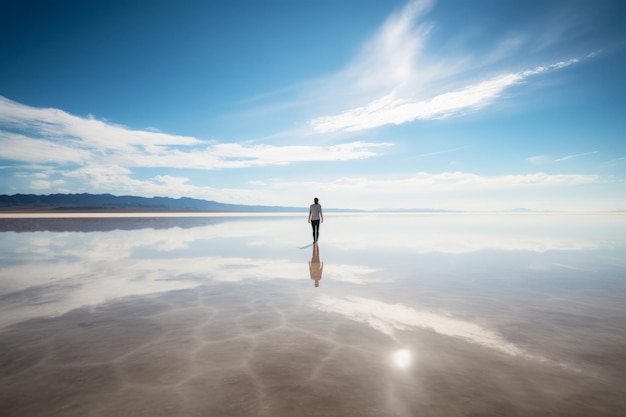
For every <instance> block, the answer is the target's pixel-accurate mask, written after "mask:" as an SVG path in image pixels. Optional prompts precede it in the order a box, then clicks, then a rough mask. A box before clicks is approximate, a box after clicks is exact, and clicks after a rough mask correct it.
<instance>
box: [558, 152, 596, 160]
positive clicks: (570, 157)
mask: <svg viewBox="0 0 626 417" xmlns="http://www.w3.org/2000/svg"><path fill="white" fill-rule="evenodd" d="M597 153H598V151H593V152H585V153H579V154H575V155H568V156H564V157H562V158H557V159H555V160H554V162H562V161H567V160H568V159H573V158H579V157H581V156H588V155H594V154H597Z"/></svg>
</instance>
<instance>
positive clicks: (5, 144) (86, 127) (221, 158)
mask: <svg viewBox="0 0 626 417" xmlns="http://www.w3.org/2000/svg"><path fill="white" fill-rule="evenodd" d="M0 126H1V127H3V128H4V129H6V130H1V131H0V158H4V159H9V160H13V161H21V162H27V163H51V164H59V165H67V164H72V165H80V166H84V167H85V168H86V169H92V168H91V167H94V166H96V167H95V168H94V169H100V170H106V169H107V166H108V165H118V166H124V167H129V168H130V167H167V168H185V169H201V170H216V169H227V168H247V167H256V166H275V165H289V164H293V163H298V162H308V161H346V160H353V159H363V158H369V157H372V156H376V155H378V150H379V149H381V148H383V147H386V146H390V144H389V143H369V142H362V141H356V142H350V143H342V144H337V145H330V146H320V145H301V146H273V145H246V144H242V143H218V144H209V143H207V142H203V141H201V140H199V139H196V138H191V137H184V136H176V135H169V134H165V133H157V132H153V131H139V130H132V129H128V128H125V127H123V126H117V125H112V124H109V123H106V122H103V121H99V120H95V119H94V118H93V117H89V118H87V119H83V118H80V117H77V116H73V115H70V114H67V113H65V112H63V111H61V110H56V109H38V108H33V107H29V106H26V105H22V104H19V103H16V102H13V101H11V100H8V99H6V98H3V97H0ZM16 129H17V130H19V131H21V133H13V132H11V130H16Z"/></svg>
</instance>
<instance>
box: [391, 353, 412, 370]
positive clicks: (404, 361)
mask: <svg viewBox="0 0 626 417" xmlns="http://www.w3.org/2000/svg"><path fill="white" fill-rule="evenodd" d="M393 363H394V364H395V365H396V366H397V367H398V368H400V369H405V368H408V367H409V365H411V352H409V351H408V350H407V349H400V350H397V351H396V352H395V353H394V354H393Z"/></svg>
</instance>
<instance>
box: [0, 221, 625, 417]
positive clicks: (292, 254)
mask: <svg viewBox="0 0 626 417" xmlns="http://www.w3.org/2000/svg"><path fill="white" fill-rule="evenodd" d="M310 236H311V231H310V226H309V225H308V224H307V223H306V213H305V214H304V215H303V216H300V217H294V216H275V217H254V216H247V217H180V218H176V217H168V218H162V217H155V218H127V217H111V218H76V219H68V218H63V219H59V218H35V219H33V218H25V219H24V218H23V219H0V249H1V252H0V253H1V255H0V415H2V416H7V417H8V416H114V415H115V416H118V415H129V416H131V415H132V416H268V417H269V416H320V415H325V416H450V415H454V416H476V415H503V416H504V415H516V416H544V415H545V416H548V415H550V416H554V415H558V416H592V415H593V416H623V415H626V400H625V399H626V216H624V215H572V214H569V215H565V214H549V215H548V214H546V215H538V214H532V215H531V214H523V215H522V214H515V215H502V214H494V215H477V214H474V215H462V214H432V215H431V214H429V215H425V214H419V215H417V214H407V215H374V214H369V215H341V214H328V215H327V216H326V219H325V222H324V223H323V224H322V226H321V229H320V241H319V243H318V245H312V244H311V242H310V241H311V237H310Z"/></svg>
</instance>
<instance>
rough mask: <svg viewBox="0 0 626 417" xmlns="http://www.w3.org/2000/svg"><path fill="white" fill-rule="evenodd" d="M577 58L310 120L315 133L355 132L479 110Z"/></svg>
mask: <svg viewBox="0 0 626 417" xmlns="http://www.w3.org/2000/svg"><path fill="white" fill-rule="evenodd" d="M576 62H578V60H577V59H571V60H569V61H563V62H558V63H556V64H552V65H548V66H541V67H536V68H534V69H531V70H526V71H522V72H518V73H509V74H503V75H499V76H497V77H494V78H491V79H489V80H487V81H483V82H480V83H477V84H473V85H470V86H467V87H465V88H463V89H461V90H455V91H451V92H446V93H442V94H438V95H436V96H434V97H432V98H429V99H416V98H415V97H408V98H402V97H399V93H398V91H399V90H394V91H392V92H391V93H389V94H387V95H385V96H383V97H380V98H378V99H376V100H374V101H371V102H369V103H368V104H366V105H365V106H362V107H356V108H353V109H350V110H346V111H344V112H343V113H340V114H337V115H331V116H322V117H318V118H315V119H313V120H311V121H310V124H311V125H312V126H313V128H314V129H315V130H316V131H318V132H322V133H325V132H333V131H348V132H351V131H359V130H364V129H370V128H374V127H379V126H383V125H387V124H395V125H399V124H403V123H407V122H412V121H415V120H431V119H441V118H445V117H448V116H451V115H453V114H457V113H459V112H463V111H467V110H475V109H478V108H481V107H483V106H485V105H487V104H489V103H491V102H492V101H493V100H495V99H497V98H498V97H500V96H501V95H502V92H503V91H504V90H506V89H507V88H509V87H511V86H514V85H517V84H519V83H521V82H522V81H524V80H525V79H526V78H527V77H529V76H532V75H537V74H541V73H544V72H546V71H549V70H553V69H559V68H564V67H566V66H569V65H571V64H573V63H576Z"/></svg>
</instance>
